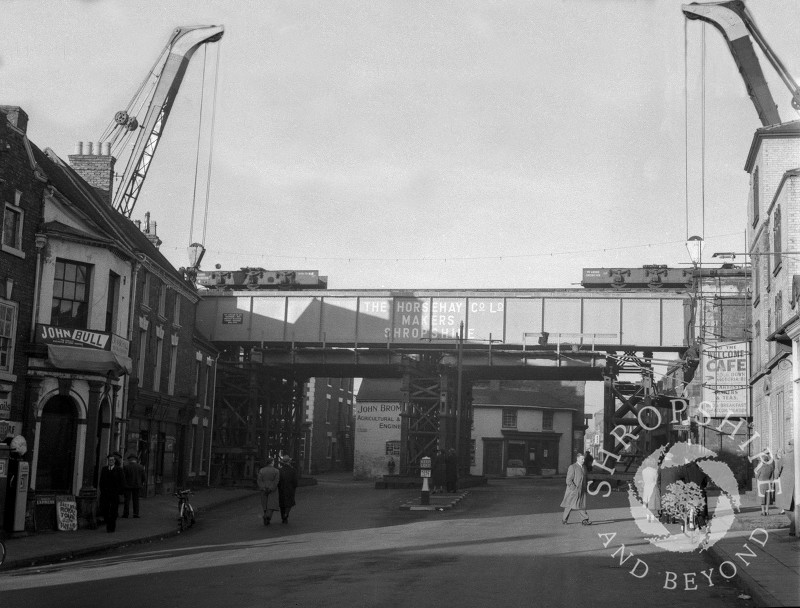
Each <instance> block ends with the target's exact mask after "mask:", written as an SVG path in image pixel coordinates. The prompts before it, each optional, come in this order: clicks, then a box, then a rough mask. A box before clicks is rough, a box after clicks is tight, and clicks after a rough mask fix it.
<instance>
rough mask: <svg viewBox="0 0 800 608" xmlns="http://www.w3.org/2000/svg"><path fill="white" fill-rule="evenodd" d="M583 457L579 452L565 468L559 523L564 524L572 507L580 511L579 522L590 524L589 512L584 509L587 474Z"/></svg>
mask: <svg viewBox="0 0 800 608" xmlns="http://www.w3.org/2000/svg"><path fill="white" fill-rule="evenodd" d="M584 459H585V456H584V455H583V454H582V453H580V452H579V453H578V454H577V456H576V457H575V462H573V463H572V464H571V465H569V469H567V489H566V490H565V491H564V500H562V501H561V506H562V507H564V515H563V516H562V517H561V523H562V524H564V525H565V526H566V525H567V520H568V519H569V514H570V512H571V511H572V510H573V509H577V510H578V511H579V512H580V515H581V523H582V524H583V525H584V526H590V525H591V524H592V522H591V521H590V520H589V512H588V511H587V510H586V484H587V475H586V469H585V468H584V466H583V462H584Z"/></svg>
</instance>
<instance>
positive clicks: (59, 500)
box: [56, 494, 78, 531]
mask: <svg viewBox="0 0 800 608" xmlns="http://www.w3.org/2000/svg"><path fill="white" fill-rule="evenodd" d="M56 520H57V522H58V529H59V530H63V531H71V530H77V529H78V505H77V504H76V503H75V497H74V496H71V495H69V494H58V495H57V496H56Z"/></svg>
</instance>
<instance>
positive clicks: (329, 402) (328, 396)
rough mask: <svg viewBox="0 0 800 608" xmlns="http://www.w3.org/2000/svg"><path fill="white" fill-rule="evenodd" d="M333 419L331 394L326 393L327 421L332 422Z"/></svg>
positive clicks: (327, 422)
mask: <svg viewBox="0 0 800 608" xmlns="http://www.w3.org/2000/svg"><path fill="white" fill-rule="evenodd" d="M330 421H331V396H330V395H325V423H326V424H330Z"/></svg>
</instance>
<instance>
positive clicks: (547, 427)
mask: <svg viewBox="0 0 800 608" xmlns="http://www.w3.org/2000/svg"><path fill="white" fill-rule="evenodd" d="M542 430H543V431H552V430H553V410H545V411H543V412H542Z"/></svg>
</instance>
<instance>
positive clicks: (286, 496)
mask: <svg viewBox="0 0 800 608" xmlns="http://www.w3.org/2000/svg"><path fill="white" fill-rule="evenodd" d="M278 472H279V473H280V479H279V481H278V498H279V501H278V503H279V505H280V507H281V522H282V523H284V524H287V523H289V511H291V510H292V507H293V506H294V505H295V504H296V503H295V501H294V493H295V490H296V489H297V471H296V470H295V468H294V467H293V466H292V458H291V457H290V456H289V455H288V454H286V455H284V456H282V457H281V468H280V469H279V471H278Z"/></svg>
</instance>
